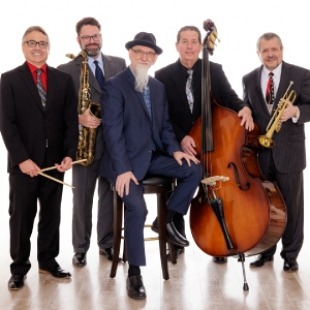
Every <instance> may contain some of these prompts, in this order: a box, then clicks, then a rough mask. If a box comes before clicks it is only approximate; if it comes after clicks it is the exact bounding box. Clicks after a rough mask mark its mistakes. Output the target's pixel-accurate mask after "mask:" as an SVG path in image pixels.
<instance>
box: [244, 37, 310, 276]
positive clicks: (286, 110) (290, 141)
mask: <svg viewBox="0 0 310 310" xmlns="http://www.w3.org/2000/svg"><path fill="white" fill-rule="evenodd" d="M257 54H258V56H259V59H260V61H261V62H262V66H260V67H258V68H256V69H255V70H253V71H251V72H250V73H248V74H247V75H245V76H244V77H243V88H244V100H245V102H246V103H248V104H249V106H250V107H251V110H252V115H253V118H254V121H255V122H256V123H257V124H258V125H259V127H260V130H261V131H262V133H264V135H262V136H261V137H260V140H259V141H260V143H261V144H262V146H263V147H262V149H261V150H260V151H259V156H258V159H259V163H260V167H261V170H262V172H263V174H264V176H265V177H266V178H267V179H268V180H270V181H273V182H276V183H277V185H278V187H279V189H280V191H281V193H282V195H283V198H284V201H285V204H286V208H287V225H286V228H285V231H284V234H283V236H282V249H281V252H280V255H281V257H282V258H283V260H284V264H283V270H284V271H286V272H295V271H297V270H298V268H299V266H298V263H297V257H298V254H299V252H300V250H301V248H302V244H303V239H304V189H303V170H304V169H305V167H306V148H305V130H304V126H305V123H306V122H309V121H310V71H309V70H307V69H305V68H302V67H299V66H296V65H292V64H288V63H286V62H284V61H283V60H282V59H283V45H282V41H281V39H280V37H279V36H278V35H277V34H275V33H264V34H263V35H262V36H260V37H259V39H258V41H257ZM282 105H283V108H282ZM269 129H270V130H269ZM265 132H266V134H265ZM271 133H274V134H273V135H272V134H271ZM275 252H276V244H275V245H274V246H273V247H272V248H270V249H268V250H267V251H265V252H264V253H261V254H260V255H259V256H258V258H257V260H256V261H254V262H252V263H251V264H250V266H251V267H261V266H263V265H264V264H265V263H266V262H270V261H273V256H274V254H275Z"/></svg>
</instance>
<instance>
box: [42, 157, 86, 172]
mask: <svg viewBox="0 0 310 310" xmlns="http://www.w3.org/2000/svg"><path fill="white" fill-rule="evenodd" d="M86 160H87V159H79V160H76V161H73V162H72V163H71V165H74V164H79V163H82V162H84V161H86ZM54 169H56V166H51V167H47V168H43V169H41V170H40V171H41V172H44V171H49V170H54Z"/></svg>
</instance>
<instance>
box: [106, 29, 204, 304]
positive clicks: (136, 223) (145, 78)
mask: <svg viewBox="0 0 310 310" xmlns="http://www.w3.org/2000/svg"><path fill="white" fill-rule="evenodd" d="M125 47H126V49H127V50H128V53H129V59H130V65H129V66H128V68H127V69H126V70H125V71H123V72H121V73H119V74H117V75H116V76H115V77H113V78H112V79H110V80H109V81H107V82H106V84H105V89H104V96H103V99H102V111H103V117H102V125H103V128H102V129H103V138H104V141H105V144H106V150H107V152H105V154H104V156H103V159H102V163H101V175H102V176H104V177H105V178H107V179H109V180H110V181H111V182H112V183H113V184H114V186H115V188H116V190H117V192H118V195H119V196H120V197H121V198H122V200H123V202H124V204H125V205H126V213H125V221H124V238H125V242H126V251H127V253H126V254H127V259H128V264H129V268H128V277H127V293H128V296H129V297H131V298H133V299H145V298H146V291H145V288H144V285H143V281H142V276H141V271H140V267H141V266H145V265H146V258H145V248H144V236H143V229H144V223H145V219H146V215H147V207H146V203H145V200H144V197H143V189H142V185H141V181H142V180H143V178H144V177H145V176H146V175H161V176H167V177H170V178H177V180H178V186H177V187H176V189H175V190H174V191H173V193H172V195H171V197H170V198H169V201H168V202H167V224H166V228H167V239H168V240H169V241H170V242H171V243H173V244H175V245H178V246H188V245H189V242H188V241H187V240H186V239H185V238H184V237H183V236H182V235H181V234H180V233H179V232H178V231H177V229H176V228H175V226H174V224H173V217H174V216H175V215H176V214H183V215H184V214H186V213H187V211H188V208H189V205H190V202H191V199H192V197H193V195H194V193H195V191H196V189H197V186H198V184H199V182H200V180H201V177H202V168H201V165H200V163H199V161H198V160H197V158H195V156H192V155H189V154H186V153H184V152H182V151H181V147H180V145H179V143H178V142H177V139H176V137H175V134H174V131H173V128H172V125H171V123H170V120H169V116H168V106H167V100H166V94H165V88H164V85H163V84H162V83H161V82H159V81H158V80H156V79H154V78H152V77H151V76H149V75H148V71H149V69H150V67H151V66H152V65H154V64H155V62H156V60H157V57H158V55H159V54H161V53H162V49H161V48H160V47H158V46H157V45H156V39H155V36H154V35H153V34H152V33H147V32H140V33H138V34H137V35H136V36H135V37H134V39H133V40H132V41H129V42H128V43H127V44H126V45H125Z"/></svg>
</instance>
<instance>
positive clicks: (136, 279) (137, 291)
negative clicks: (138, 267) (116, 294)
mask: <svg viewBox="0 0 310 310" xmlns="http://www.w3.org/2000/svg"><path fill="white" fill-rule="evenodd" d="M126 284H127V285H126V287H127V294H128V296H129V297H130V298H133V299H145V298H146V292H145V288H144V285H143V281H142V276H130V277H129V276H128V278H127V283H126Z"/></svg>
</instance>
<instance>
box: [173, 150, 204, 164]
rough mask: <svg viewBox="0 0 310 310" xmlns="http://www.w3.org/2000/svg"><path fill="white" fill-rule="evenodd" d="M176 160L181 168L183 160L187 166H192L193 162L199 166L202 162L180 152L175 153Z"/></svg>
mask: <svg viewBox="0 0 310 310" xmlns="http://www.w3.org/2000/svg"><path fill="white" fill-rule="evenodd" d="M173 157H174V159H175V160H176V161H177V162H178V164H179V165H180V166H182V159H185V160H186V162H187V164H188V165H189V166H190V165H191V161H192V162H194V163H195V164H199V163H200V161H199V160H198V159H197V158H196V157H195V156H193V155H189V154H186V153H184V152H181V151H178V152H174V153H173Z"/></svg>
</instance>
